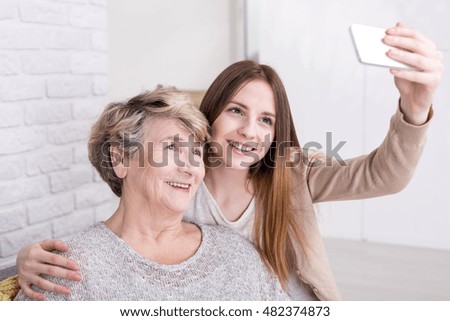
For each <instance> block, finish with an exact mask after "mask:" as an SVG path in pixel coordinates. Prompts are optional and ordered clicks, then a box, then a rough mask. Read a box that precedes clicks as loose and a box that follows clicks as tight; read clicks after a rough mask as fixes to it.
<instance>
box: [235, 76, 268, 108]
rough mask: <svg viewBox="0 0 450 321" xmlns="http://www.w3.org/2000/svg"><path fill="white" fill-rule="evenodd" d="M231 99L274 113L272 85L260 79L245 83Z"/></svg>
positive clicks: (249, 106)
mask: <svg viewBox="0 0 450 321" xmlns="http://www.w3.org/2000/svg"><path fill="white" fill-rule="evenodd" d="M231 101H233V102H238V103H241V104H243V105H245V106H246V107H248V108H258V110H260V111H262V112H270V113H273V114H275V96H274V93H273V90H272V87H271V86H270V85H269V84H268V83H267V82H266V81H265V80H262V79H254V80H252V81H250V82H248V83H247V84H245V85H244V86H243V87H242V88H241V89H240V90H239V91H238V92H237V94H236V95H235V96H234V97H233V98H232V99H231Z"/></svg>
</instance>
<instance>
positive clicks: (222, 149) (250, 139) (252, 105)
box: [211, 79, 276, 169]
mask: <svg viewBox="0 0 450 321" xmlns="http://www.w3.org/2000/svg"><path fill="white" fill-rule="evenodd" d="M275 121H276V113H275V98H274V94H273V91H272V88H271V87H270V86H269V84H268V83H267V82H265V81H264V80H260V79H255V80H252V81H250V82H249V83H247V84H246V85H245V86H244V87H242V88H241V90H240V91H239V92H238V93H237V94H236V96H234V97H233V98H232V99H231V101H230V102H229V103H228V104H227V105H226V106H225V108H224V109H223V111H222V112H221V114H220V115H219V117H217V119H216V120H215V121H214V122H213V124H212V126H211V129H212V144H211V152H212V156H213V157H217V158H218V159H220V161H221V162H222V166H223V165H225V166H226V167H228V168H234V169H248V168H249V166H250V165H252V164H254V163H256V162H258V161H259V160H260V159H262V158H263V157H264V155H265V154H266V153H267V151H268V150H269V147H270V145H271V144H272V142H273V139H274V133H275ZM214 164H217V163H214V162H213V163H212V164H211V166H212V167H214Z"/></svg>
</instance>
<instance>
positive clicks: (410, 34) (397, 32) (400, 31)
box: [386, 24, 433, 44]
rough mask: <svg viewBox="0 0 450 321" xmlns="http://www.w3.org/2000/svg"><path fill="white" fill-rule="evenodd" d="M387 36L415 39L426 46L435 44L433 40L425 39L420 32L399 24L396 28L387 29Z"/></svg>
mask: <svg viewBox="0 0 450 321" xmlns="http://www.w3.org/2000/svg"><path fill="white" fill-rule="evenodd" d="M386 34H387V35H392V36H399V37H407V38H415V39H417V40H419V41H422V42H424V43H426V44H433V42H432V41H431V40H429V39H428V38H427V37H425V36H424V35H423V34H421V33H420V32H418V31H417V30H415V29H412V28H406V27H405V26H403V25H398V24H397V25H396V26H395V27H393V28H389V29H387V30H386Z"/></svg>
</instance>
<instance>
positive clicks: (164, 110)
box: [88, 86, 209, 197]
mask: <svg viewBox="0 0 450 321" xmlns="http://www.w3.org/2000/svg"><path fill="white" fill-rule="evenodd" d="M156 118H164V119H173V120H175V121H178V122H179V123H180V124H181V126H182V127H183V128H185V129H186V130H187V131H188V132H191V133H192V134H193V135H194V138H195V139H196V140H197V141H200V142H206V141H207V140H209V134H208V121H207V120H206V118H205V116H204V115H203V114H202V112H201V111H200V110H199V109H198V108H197V107H195V106H194V104H193V102H192V100H191V98H190V96H189V95H188V94H187V93H184V92H182V91H180V90H178V89H176V88H174V87H162V86H158V87H157V88H156V89H155V90H153V91H145V92H143V93H141V94H139V95H137V96H135V97H133V98H131V99H129V100H128V101H125V102H113V103H110V104H109V105H108V106H106V108H105V110H104V111H103V113H102V114H101V115H100V117H99V119H98V120H97V121H96V122H95V124H94V125H93V126H92V129H91V134H90V137H89V142H88V155H89V160H90V162H91V163H92V165H93V166H94V167H95V168H96V170H97V171H98V173H99V174H100V176H101V177H102V178H103V180H104V181H105V182H106V183H107V184H108V185H109V186H110V188H111V190H112V191H113V192H114V194H116V195H117V196H119V197H120V196H122V183H123V182H122V179H121V178H119V177H117V175H116V174H115V172H114V168H113V163H112V160H111V155H110V147H117V148H119V149H120V150H122V151H123V154H124V155H126V156H127V157H129V158H132V157H134V156H135V155H136V154H137V153H138V151H139V148H140V147H141V146H143V145H142V143H143V139H144V136H145V128H146V126H145V125H146V124H147V123H148V121H149V120H151V119H156Z"/></svg>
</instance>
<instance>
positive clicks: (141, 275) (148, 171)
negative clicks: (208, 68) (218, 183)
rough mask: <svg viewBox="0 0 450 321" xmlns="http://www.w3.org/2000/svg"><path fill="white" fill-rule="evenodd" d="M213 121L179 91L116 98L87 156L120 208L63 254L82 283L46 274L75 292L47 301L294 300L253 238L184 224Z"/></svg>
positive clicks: (20, 297) (71, 243)
mask: <svg viewBox="0 0 450 321" xmlns="http://www.w3.org/2000/svg"><path fill="white" fill-rule="evenodd" d="M207 126H208V125H207V121H206V119H205V117H204V116H203V115H202V113H201V112H200V111H199V110H198V109H197V108H196V107H195V106H194V105H193V104H192V102H191V101H190V99H189V96H188V95H187V94H185V93H182V92H180V91H177V90H175V89H170V88H159V89H157V90H155V91H153V92H146V93H143V94H140V95H138V96H136V97H133V98H131V99H130V100H129V101H127V102H125V103H112V104H110V105H108V107H107V108H106V109H105V111H104V112H103V114H102V115H101V116H100V118H99V120H98V121H97V122H96V123H95V124H94V126H93V128H92V131H91V135H90V139H89V144H88V149H89V160H90V161H91V163H92V165H93V166H94V167H95V169H96V170H97V171H98V172H99V174H100V176H101V177H102V178H103V180H104V181H105V182H106V183H107V184H108V185H109V186H110V188H111V190H112V191H113V192H114V193H115V194H116V195H117V196H118V197H120V203H119V207H118V208H117V210H116V211H115V212H114V214H113V215H112V216H111V217H110V218H109V219H108V220H107V221H105V222H99V223H97V224H95V225H94V226H92V227H90V228H88V229H87V230H85V231H83V232H81V233H78V234H77V235H76V236H74V237H73V238H71V239H70V240H69V241H68V244H69V246H70V249H69V251H67V252H65V253H64V255H65V256H66V257H69V258H71V259H72V260H76V261H77V262H78V263H79V264H80V266H81V268H80V272H81V273H82V274H83V280H82V281H80V282H77V283H74V282H73V281H69V280H61V279H59V280H55V278H54V277H47V278H49V279H52V280H53V281H54V282H59V283H61V284H62V285H65V286H71V289H72V291H71V295H70V296H66V295H62V294H58V293H54V292H46V293H45V295H46V297H47V299H49V300H72V301H81V300H89V301H93V300H102V301H105V300H116V301H117V300H134V301H138V300H147V301H149V300H154V301H161V300H271V301H272V300H283V299H284V300H286V299H287V296H286V294H285V293H284V292H283V291H282V289H281V285H280V283H279V282H278V280H277V278H276V276H275V275H273V274H272V273H270V271H269V269H267V268H266V267H265V266H264V264H263V263H262V261H261V259H260V257H259V255H258V252H257V251H256V250H255V248H254V246H253V245H252V244H251V243H250V242H249V241H247V240H246V239H244V238H243V237H241V236H239V235H238V234H237V233H235V232H233V231H232V230H230V229H228V228H225V227H219V226H217V225H216V226H209V225H204V224H201V225H196V224H192V223H189V222H185V221H182V217H183V213H184V212H185V211H186V209H187V207H188V205H189V203H190V201H191V200H192V198H193V197H194V195H195V192H196V191H197V188H198V186H199V184H200V183H201V182H202V180H203V177H204V173H205V167H204V165H203V159H202V156H203V152H202V149H203V143H204V142H205V141H206V139H207V137H208V132H207ZM249 267H251V268H249ZM27 299H29V298H28V297H27V296H25V295H24V294H23V292H19V294H18V296H17V297H16V300H27Z"/></svg>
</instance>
